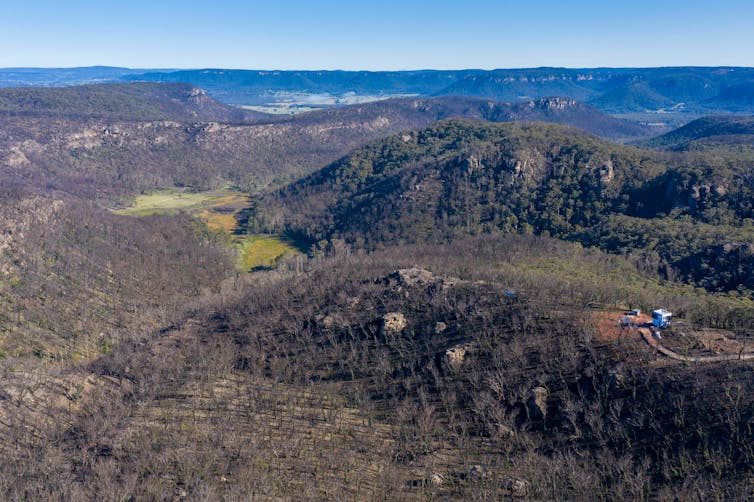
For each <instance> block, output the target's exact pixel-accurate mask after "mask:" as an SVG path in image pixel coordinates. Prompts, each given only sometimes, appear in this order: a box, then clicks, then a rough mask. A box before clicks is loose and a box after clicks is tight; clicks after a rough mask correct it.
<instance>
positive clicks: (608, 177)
mask: <svg viewBox="0 0 754 502" xmlns="http://www.w3.org/2000/svg"><path fill="white" fill-rule="evenodd" d="M599 176H600V183H602V184H603V185H606V184H608V183H610V182H611V181H613V178H615V169H614V168H613V162H612V161H611V160H608V161H607V162H605V163H604V164H602V166H601V167H600V168H599Z"/></svg>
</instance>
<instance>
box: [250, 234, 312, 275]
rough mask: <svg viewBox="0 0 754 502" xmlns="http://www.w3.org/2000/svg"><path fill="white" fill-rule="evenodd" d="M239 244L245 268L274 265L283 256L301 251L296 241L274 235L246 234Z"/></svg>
mask: <svg viewBox="0 0 754 502" xmlns="http://www.w3.org/2000/svg"><path fill="white" fill-rule="evenodd" d="M237 245H238V248H239V250H240V253H241V255H240V258H239V266H240V267H241V269H243V270H252V269H254V268H257V267H274V266H275V265H276V264H277V263H278V262H279V260H280V259H281V258H283V257H285V256H290V255H293V254H296V253H300V252H301V251H300V250H299V249H298V248H297V247H296V246H295V244H294V243H292V242H290V241H288V240H286V239H284V238H281V237H277V236H274V235H245V236H242V237H241V238H240V239H239V242H238V244H237Z"/></svg>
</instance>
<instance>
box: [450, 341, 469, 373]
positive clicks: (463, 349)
mask: <svg viewBox="0 0 754 502" xmlns="http://www.w3.org/2000/svg"><path fill="white" fill-rule="evenodd" d="M468 352H469V346H468V345H455V346H453V347H450V348H449V349H447V350H446V351H445V364H446V365H447V366H448V367H449V368H450V369H452V370H453V371H458V370H459V369H461V367H462V366H463V362H464V361H465V360H466V354H468Z"/></svg>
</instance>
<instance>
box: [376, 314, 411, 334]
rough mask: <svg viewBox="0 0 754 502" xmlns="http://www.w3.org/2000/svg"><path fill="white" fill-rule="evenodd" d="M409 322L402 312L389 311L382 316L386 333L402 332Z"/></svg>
mask: <svg viewBox="0 0 754 502" xmlns="http://www.w3.org/2000/svg"><path fill="white" fill-rule="evenodd" d="M407 324H408V323H407V322H406V316H404V315H403V314H402V313H400V312H388V313H387V314H385V315H384V316H383V317H382V329H383V331H384V332H386V333H400V332H401V331H403V330H404V329H405V328H406V326H407Z"/></svg>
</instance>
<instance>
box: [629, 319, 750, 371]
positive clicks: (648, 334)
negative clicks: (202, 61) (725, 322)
mask: <svg viewBox="0 0 754 502" xmlns="http://www.w3.org/2000/svg"><path fill="white" fill-rule="evenodd" d="M639 333H641V337H642V338H643V339H644V341H645V342H647V345H649V346H650V347H652V348H653V349H655V350H657V352H659V353H660V354H662V355H664V356H667V357H669V358H671V359H675V360H677V361H685V362H690V363H714V362H721V361H749V360H752V359H754V353H751V352H749V353H745V354H744V353H738V354H725V355H718V356H684V355H683V354H679V353H678V352H676V351H674V350H671V349H669V348H667V347H665V346H664V345H662V344H661V343H660V342H658V341H657V340H656V339H655V337H653V336H652V330H651V329H650V328H645V327H641V328H639Z"/></svg>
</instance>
